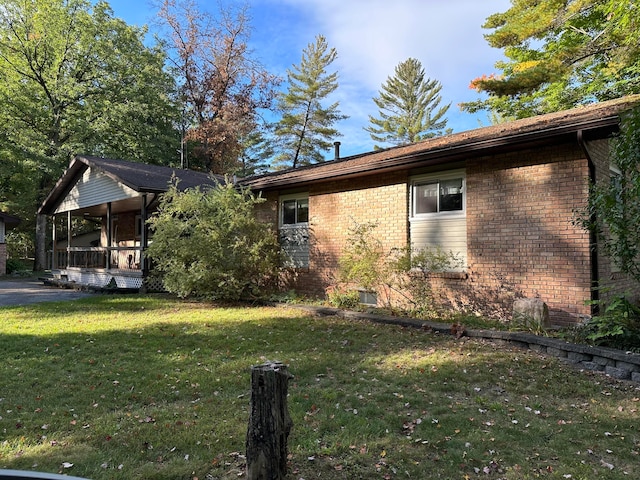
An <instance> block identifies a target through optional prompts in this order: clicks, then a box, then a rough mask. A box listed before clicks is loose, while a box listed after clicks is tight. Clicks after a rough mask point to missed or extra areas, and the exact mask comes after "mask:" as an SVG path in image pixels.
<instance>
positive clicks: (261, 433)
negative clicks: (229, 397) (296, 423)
mask: <svg viewBox="0 0 640 480" xmlns="http://www.w3.org/2000/svg"><path fill="white" fill-rule="evenodd" d="M290 378H292V376H291V375H290V374H289V372H288V370H287V367H286V365H283V364H282V363H279V362H269V363H265V364H262V365H257V366H253V367H251V413H250V416H249V428H248V430H247V478H248V480H281V479H284V478H285V476H286V474H287V438H288V437H289V432H291V428H292V427H293V422H292V420H291V417H290V416H289V410H288V406H287V389H288V382H289V379H290Z"/></svg>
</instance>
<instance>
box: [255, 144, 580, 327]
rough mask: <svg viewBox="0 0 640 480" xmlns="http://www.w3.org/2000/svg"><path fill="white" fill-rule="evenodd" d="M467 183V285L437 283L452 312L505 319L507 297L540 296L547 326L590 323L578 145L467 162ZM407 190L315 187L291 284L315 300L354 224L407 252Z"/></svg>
mask: <svg viewBox="0 0 640 480" xmlns="http://www.w3.org/2000/svg"><path fill="white" fill-rule="evenodd" d="M466 182H467V183H466V189H467V200H466V208H467V212H466V213H467V242H468V248H467V255H468V269H467V273H468V278H460V277H452V278H447V277H446V276H445V277H444V278H437V279H436V280H435V283H436V284H437V285H439V286H440V288H441V292H442V293H443V295H445V296H446V297H447V298H448V299H449V301H450V303H451V304H452V305H453V306H455V307H460V308H465V309H471V310H481V311H482V313H493V314H495V315H501V316H502V317H505V316H509V314H510V311H511V305H512V301H513V299H514V297H520V296H527V297H540V298H541V299H542V300H543V301H545V302H546V303H547V304H548V305H549V308H550V313H551V316H552V321H553V322H554V323H557V324H563V323H564V324H567V323H572V322H576V321H579V320H581V319H582V318H583V316H586V315H589V314H590V307H589V306H588V305H586V304H585V302H586V301H588V300H589V299H590V298H591V288H590V287H591V284H590V282H591V271H590V268H591V262H590V243H589V241H590V238H589V234H588V233H587V232H586V231H584V230H582V229H581V228H580V227H579V226H577V225H574V219H575V212H576V211H577V210H580V209H581V208H583V207H584V205H586V201H587V197H588V191H589V170H588V161H587V159H586V158H585V155H584V153H583V152H582V150H581V149H580V148H579V147H578V145H577V144H571V145H566V146H556V147H548V148H538V149H532V150H529V151H519V152H515V153H511V154H502V155H500V156H492V157H487V156H485V157H478V158H471V159H468V160H467V168H466ZM408 189H409V174H408V173H407V172H399V173H394V174H390V175H384V176H377V177H372V178H366V179H351V180H345V181H340V182H333V183H327V184H322V185H318V186H313V187H312V188H311V189H310V190H309V192H308V193H309V211H310V228H311V238H312V247H311V256H310V266H309V268H308V269H302V270H298V271H296V277H295V279H294V280H295V281H294V282H293V283H292V284H291V285H292V286H293V287H295V288H297V290H298V291H300V292H302V293H306V294H310V295H322V294H323V293H324V292H325V289H326V287H327V286H329V285H331V283H332V279H333V275H334V273H335V271H336V269H337V262H338V258H339V256H340V253H341V251H342V249H343V248H344V246H345V245H346V242H347V237H348V234H349V229H350V227H351V226H353V224H354V222H358V223H363V222H371V221H373V222H378V223H379V227H378V228H377V230H376V234H377V235H378V237H379V238H380V239H382V240H383V241H384V243H385V248H387V249H390V248H392V247H400V246H404V245H406V243H407V242H408V239H409V234H408V224H409V222H408V216H409V212H408V203H409V202H408V195H409V191H408ZM280 193H289V192H280ZM278 195H279V193H278V192H273V193H269V194H268V200H269V201H268V202H267V203H266V204H264V205H263V206H261V207H260V215H261V216H262V217H263V218H265V219H267V218H271V219H272V221H274V222H275V221H276V220H277V210H276V208H277V207H276V205H277V198H278Z"/></svg>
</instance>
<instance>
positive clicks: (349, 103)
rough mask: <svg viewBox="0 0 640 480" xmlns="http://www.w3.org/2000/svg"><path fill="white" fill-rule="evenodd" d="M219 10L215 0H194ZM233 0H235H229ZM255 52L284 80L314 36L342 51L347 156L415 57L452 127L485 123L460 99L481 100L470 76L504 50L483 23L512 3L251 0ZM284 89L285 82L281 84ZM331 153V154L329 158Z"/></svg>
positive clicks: (147, 7)
mask: <svg viewBox="0 0 640 480" xmlns="http://www.w3.org/2000/svg"><path fill="white" fill-rule="evenodd" d="M197 1H198V3H199V4H200V5H201V8H203V9H205V10H206V9H211V10H212V11H213V12H215V11H216V10H217V5H218V0H197ZM227 1H231V2H235V0H227ZM236 3H239V4H245V3H248V5H249V15H250V16H251V19H252V21H251V25H252V34H251V46H252V48H253V50H254V55H255V57H257V58H258V59H259V60H260V61H261V62H262V64H263V65H264V66H265V67H266V68H267V69H268V70H269V71H270V72H271V73H274V74H277V75H280V76H281V77H283V78H284V79H286V71H287V69H288V68H291V66H292V65H293V64H298V63H300V59H301V55H302V51H303V49H304V48H305V47H306V46H307V45H308V44H309V43H313V42H314V39H315V37H316V35H318V34H322V35H324V36H325V37H326V39H327V42H328V44H329V46H330V47H335V48H336V50H337V51H338V58H337V60H336V61H335V62H334V63H333V64H332V65H331V66H330V68H329V71H331V72H333V71H337V72H338V75H339V80H338V82H339V88H338V90H337V91H336V92H335V94H334V95H335V98H332V99H331V100H332V101H338V102H340V111H341V113H343V114H345V115H349V119H347V120H343V121H342V122H340V123H339V124H338V125H337V128H338V130H339V131H340V132H341V133H342V134H343V136H342V137H340V138H337V139H336V140H339V141H340V142H341V143H342V145H341V154H342V156H348V155H354V154H358V153H363V152H367V151H370V150H372V149H373V141H372V140H371V138H370V137H369V134H368V133H367V132H365V131H364V130H363V128H364V127H366V126H367V125H368V124H369V121H368V118H369V117H368V116H369V115H374V116H376V115H377V114H378V110H377V108H376V106H375V104H374V103H373V100H372V98H373V97H374V96H377V95H378V92H379V90H380V87H381V86H382V84H383V83H384V82H385V81H386V79H387V77H389V76H392V75H393V73H394V69H395V67H396V65H398V63H400V62H402V61H404V60H406V59H407V58H409V57H413V58H417V59H418V60H420V62H422V65H423V66H424V69H425V73H426V76H427V77H429V78H430V79H433V80H438V81H439V82H440V83H441V84H442V92H441V93H442V97H443V98H442V104H447V103H451V108H450V109H449V112H448V114H447V118H448V126H449V127H450V128H452V129H453V131H454V132H461V131H464V130H470V129H474V128H478V127H480V126H486V125H488V124H489V121H488V119H487V117H486V115H484V114H482V113H479V114H468V113H463V112H461V111H460V109H459V108H458V104H459V103H461V102H466V101H470V100H475V99H477V98H478V93H477V92H475V91H473V90H471V89H469V83H470V81H471V80H472V79H474V78H476V77H479V76H481V75H482V74H489V73H492V72H494V71H495V68H494V64H495V62H496V61H497V60H499V59H501V58H502V51H500V50H497V49H493V48H491V47H489V46H488V45H487V42H486V40H485V39H484V37H483V35H484V34H485V33H488V32H487V31H485V30H483V29H482V28H481V26H482V24H483V23H484V21H485V20H486V18H487V17H488V16H489V15H491V14H492V13H497V12H504V11H506V10H507V9H509V7H510V5H511V2H510V0H249V1H248V2H244V1H242V2H236ZM109 4H110V5H111V7H112V8H113V11H114V14H115V16H117V17H119V18H122V19H123V20H125V21H126V22H127V23H129V24H134V25H144V24H146V25H151V24H152V23H153V19H154V15H155V10H154V8H153V7H152V6H151V4H150V2H148V1H147V0H110V1H109ZM283 85H284V86H285V87H286V83H283ZM332 156H333V152H332V151H331V152H327V158H332Z"/></svg>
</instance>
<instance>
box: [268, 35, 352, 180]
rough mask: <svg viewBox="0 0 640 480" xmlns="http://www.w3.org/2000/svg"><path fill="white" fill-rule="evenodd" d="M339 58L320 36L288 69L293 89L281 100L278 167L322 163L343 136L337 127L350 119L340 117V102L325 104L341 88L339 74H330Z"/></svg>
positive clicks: (278, 126)
mask: <svg viewBox="0 0 640 480" xmlns="http://www.w3.org/2000/svg"><path fill="white" fill-rule="evenodd" d="M337 55H338V53H337V51H336V49H335V48H329V46H328V45H327V41H326V39H325V38H324V37H323V36H322V35H318V36H317V37H316V41H315V43H310V44H309V45H308V46H307V48H306V49H304V50H303V52H302V61H301V62H300V65H293V70H287V79H288V81H289V89H288V91H287V92H286V93H284V94H282V95H281V96H280V98H279V103H278V105H279V108H280V110H281V111H282V118H281V119H280V121H279V122H278V123H277V124H276V126H275V130H274V134H275V136H276V140H277V141H278V143H279V144H280V148H281V153H280V154H279V155H278V156H277V157H276V159H275V162H276V164H279V165H281V166H291V167H293V168H296V167H299V166H302V165H310V164H312V163H318V162H322V161H324V157H323V154H322V152H324V151H327V150H329V149H330V148H331V147H332V146H333V140H334V139H335V137H337V136H340V133H339V132H338V131H337V130H336V129H335V128H334V127H333V125H334V124H335V123H336V122H338V121H339V120H343V119H345V118H348V117H347V116H345V115H342V114H340V111H339V110H338V102H335V103H332V104H331V105H329V106H327V107H325V106H323V104H322V102H323V100H326V98H327V97H328V96H329V95H330V94H331V93H333V92H334V91H335V90H336V89H337V88H338V81H337V80H338V74H337V73H336V72H334V73H327V67H329V65H331V63H332V62H333V61H334V60H335V59H336V58H337Z"/></svg>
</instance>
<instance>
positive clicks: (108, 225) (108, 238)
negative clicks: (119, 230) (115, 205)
mask: <svg viewBox="0 0 640 480" xmlns="http://www.w3.org/2000/svg"><path fill="white" fill-rule="evenodd" d="M111 234H112V232H111V202H107V264H106V267H107V269H110V268H111V239H112V237H111Z"/></svg>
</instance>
